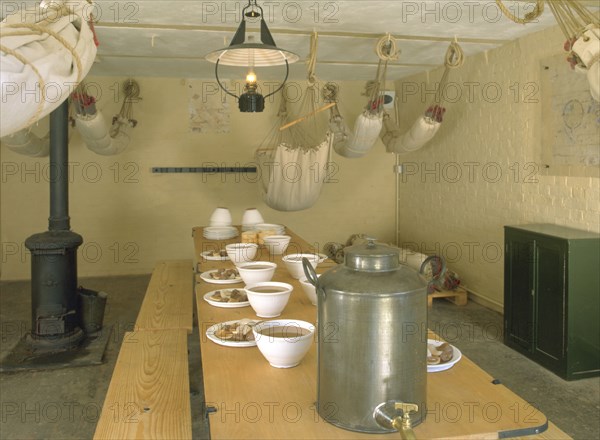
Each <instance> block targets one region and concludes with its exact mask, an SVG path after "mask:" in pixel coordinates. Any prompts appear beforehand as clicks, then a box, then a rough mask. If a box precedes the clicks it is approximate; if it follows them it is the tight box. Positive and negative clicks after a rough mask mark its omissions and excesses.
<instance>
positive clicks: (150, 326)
mask: <svg viewBox="0 0 600 440" xmlns="http://www.w3.org/2000/svg"><path fill="white" fill-rule="evenodd" d="M193 291H194V274H193V268H192V261H191V260H175V261H161V262H159V263H157V265H156V266H155V268H154V271H153V272H152V278H151V279H150V284H149V285H148V290H147V291H146V296H145V297H144V301H143V302H142V307H141V309H140V312H139V314H138V317H137V321H136V323H135V330H171V329H180V328H184V329H186V330H187V331H188V333H191V332H192V327H193V308H194V299H193Z"/></svg>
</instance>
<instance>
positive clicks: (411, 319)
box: [304, 240, 427, 433]
mask: <svg viewBox="0 0 600 440" xmlns="http://www.w3.org/2000/svg"><path fill="white" fill-rule="evenodd" d="M399 252H400V250H399V249H398V248H393V247H390V246H385V245H381V244H376V243H375V242H374V241H372V240H371V241H369V243H368V244H363V245H358V246H352V247H350V248H347V249H346V250H345V258H344V264H340V265H339V266H337V267H335V268H333V269H330V270H329V271H327V272H325V273H324V274H322V275H321V276H320V277H319V278H317V277H316V274H315V272H314V269H312V267H311V266H310V264H309V263H308V261H305V264H304V271H305V273H306V276H307V278H308V279H309V280H310V281H311V282H312V283H313V284H314V285H315V286H316V288H317V295H318V323H317V326H318V384H317V387H318V390H317V410H318V412H319V415H320V416H321V417H322V418H324V419H325V420H327V421H328V422H330V423H332V424H334V425H336V426H339V427H341V428H344V429H348V430H352V431H359V432H369V433H385V432H393V431H401V430H405V431H407V432H410V427H411V426H415V425H417V424H419V423H421V422H422V421H423V420H424V419H425V414H426V411H427V409H426V392H427V365H426V358H427V293H426V287H427V283H426V282H425V280H424V279H423V278H422V277H421V276H420V275H419V273H418V272H417V271H416V270H415V269H413V268H411V267H408V266H405V265H402V264H400V261H399Z"/></svg>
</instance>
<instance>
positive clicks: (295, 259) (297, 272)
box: [282, 254, 321, 280]
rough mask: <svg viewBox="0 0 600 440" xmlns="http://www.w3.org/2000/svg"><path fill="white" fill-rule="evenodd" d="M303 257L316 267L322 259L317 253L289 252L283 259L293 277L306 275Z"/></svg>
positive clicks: (298, 277)
mask: <svg viewBox="0 0 600 440" xmlns="http://www.w3.org/2000/svg"><path fill="white" fill-rule="evenodd" d="M302 258H307V259H308V261H310V264H311V265H312V267H313V268H314V269H316V268H317V265H318V264H319V261H320V259H321V258H320V257H319V255H317V254H289V255H286V256H285V257H283V258H282V261H283V263H284V264H285V267H286V268H287V270H288V272H289V273H290V275H291V276H292V278H296V279H297V280H299V279H300V278H302V277H303V276H304V269H303V267H302Z"/></svg>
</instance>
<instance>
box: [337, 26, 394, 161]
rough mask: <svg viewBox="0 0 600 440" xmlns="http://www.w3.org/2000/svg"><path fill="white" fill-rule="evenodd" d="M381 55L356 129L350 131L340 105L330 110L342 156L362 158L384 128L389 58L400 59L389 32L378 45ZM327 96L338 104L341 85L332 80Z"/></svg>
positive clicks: (377, 48)
mask: <svg viewBox="0 0 600 440" xmlns="http://www.w3.org/2000/svg"><path fill="white" fill-rule="evenodd" d="M375 51H376V52H377V55H378V56H379V65H378V66H377V75H376V78H375V80H374V81H369V82H368V83H367V85H366V93H365V94H366V95H367V96H368V97H369V101H368V103H367V105H366V107H365V109H364V110H363V112H362V113H361V114H360V115H358V116H357V118H356V121H355V122H354V130H353V131H352V132H350V130H349V129H348V127H347V126H346V124H345V122H344V118H343V117H342V115H341V113H340V111H339V108H338V106H337V104H336V105H335V106H334V107H333V108H332V109H331V111H330V120H329V130H330V132H331V133H332V135H333V140H332V142H333V148H334V149H335V152H336V153H338V154H339V155H340V156H344V157H347V158H358V157H362V156H364V155H365V154H367V153H368V152H369V150H371V148H373V145H375V142H377V138H378V137H379V133H381V129H382V127H383V116H384V111H383V94H382V88H385V81H386V73H387V65H388V61H390V60H394V59H397V58H398V54H399V50H398V49H397V46H396V42H395V40H394V39H393V38H391V36H390V35H389V34H388V35H386V36H385V37H382V38H381V39H380V40H379V41H378V42H377V45H376V47H375ZM325 93H326V94H327V96H326V99H328V100H330V101H332V102H336V103H337V87H336V86H335V85H333V84H332V83H328V84H327V85H326V89H325Z"/></svg>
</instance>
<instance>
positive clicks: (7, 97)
mask: <svg viewBox="0 0 600 440" xmlns="http://www.w3.org/2000/svg"><path fill="white" fill-rule="evenodd" d="M88 3H91V2H89V1H72V2H49V3H48V5H47V6H38V7H39V9H38V10H37V12H36V13H35V14H32V13H31V12H30V11H28V13H27V14H22V13H21V11H17V12H16V13H15V14H12V15H9V16H7V17H6V18H5V19H4V20H3V21H2V22H1V23H0V52H1V54H0V82H1V84H2V87H1V100H0V102H1V107H2V111H1V112H0V136H2V137H4V136H9V135H11V134H13V133H16V132H18V131H20V130H23V129H26V128H27V127H29V126H31V125H32V124H34V123H35V122H37V121H39V120H40V119H41V118H43V117H44V116H46V115H48V114H49V113H50V112H51V111H52V110H54V109H55V108H57V107H58V106H59V105H60V104H61V103H62V102H63V101H64V100H65V99H67V98H68V97H69V94H70V93H71V92H72V91H73V87H74V86H76V85H77V84H79V82H80V81H81V80H82V79H83V78H84V77H85V76H86V75H87V73H88V72H89V70H90V68H91V67H92V64H93V62H94V58H95V56H96V43H95V38H94V33H93V31H92V29H91V28H90V26H89V25H88V21H87V20H88V18H90V17H85V16H84V15H83V14H84V13H85V10H86V8H87V7H88ZM36 19H39V20H38V21H35V20H36ZM32 91H35V92H33V93H32ZM19 137H23V135H22V134H20V135H19ZM13 140H14V139H13ZM9 142H10V141H9ZM31 142H36V141H35V140H33V141H31Z"/></svg>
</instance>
